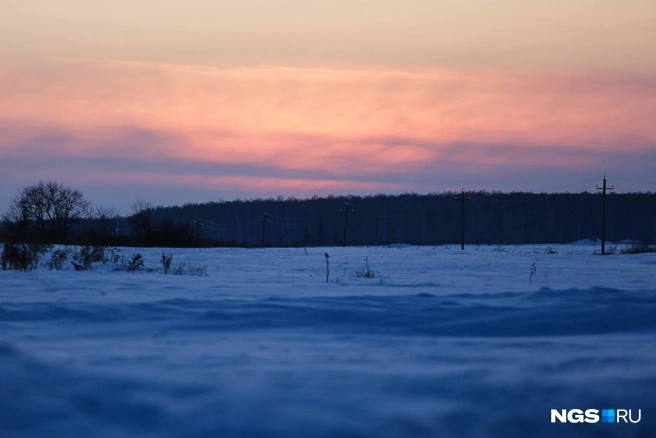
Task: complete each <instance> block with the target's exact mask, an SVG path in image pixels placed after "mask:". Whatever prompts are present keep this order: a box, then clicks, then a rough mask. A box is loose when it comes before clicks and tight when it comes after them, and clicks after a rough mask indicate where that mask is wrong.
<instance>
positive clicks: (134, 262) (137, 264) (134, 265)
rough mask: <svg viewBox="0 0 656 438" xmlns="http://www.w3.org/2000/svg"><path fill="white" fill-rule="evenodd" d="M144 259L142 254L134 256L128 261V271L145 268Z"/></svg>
mask: <svg viewBox="0 0 656 438" xmlns="http://www.w3.org/2000/svg"><path fill="white" fill-rule="evenodd" d="M143 266H144V258H143V256H142V255H141V253H140V252H138V253H136V254H133V255H132V258H131V259H130V260H128V271H136V270H137V269H139V268H143Z"/></svg>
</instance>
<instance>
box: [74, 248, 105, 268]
mask: <svg viewBox="0 0 656 438" xmlns="http://www.w3.org/2000/svg"><path fill="white" fill-rule="evenodd" d="M105 250H106V248H105V247H104V246H91V245H85V246H83V247H82V248H80V252H77V253H75V255H74V256H73V261H72V262H71V264H72V265H73V267H74V268H75V270H76V271H88V270H90V269H93V264H94V263H100V262H102V263H105V262H107V259H106V257H105Z"/></svg>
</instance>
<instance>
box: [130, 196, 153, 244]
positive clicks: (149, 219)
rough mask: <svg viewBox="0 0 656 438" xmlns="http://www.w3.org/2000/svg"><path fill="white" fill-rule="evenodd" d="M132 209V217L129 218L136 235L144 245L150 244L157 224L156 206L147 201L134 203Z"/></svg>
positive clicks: (131, 205)
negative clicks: (155, 220) (155, 219)
mask: <svg viewBox="0 0 656 438" xmlns="http://www.w3.org/2000/svg"><path fill="white" fill-rule="evenodd" d="M130 208H131V209H132V216H130V217H129V220H130V223H131V224H132V228H133V229H134V235H135V236H136V237H137V239H139V240H141V241H142V243H145V244H148V243H149V242H150V241H151V240H152V237H153V234H154V233H155V222H154V219H153V211H154V210H155V206H154V205H153V204H151V203H150V202H146V201H140V200H137V201H134V202H133V203H132V204H130Z"/></svg>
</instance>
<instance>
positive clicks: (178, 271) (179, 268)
mask: <svg viewBox="0 0 656 438" xmlns="http://www.w3.org/2000/svg"><path fill="white" fill-rule="evenodd" d="M186 267H187V265H185V264H184V263H180V264H179V265H178V266H177V267H176V268H175V270H174V271H173V274H174V275H182V274H184V270H185V268H186Z"/></svg>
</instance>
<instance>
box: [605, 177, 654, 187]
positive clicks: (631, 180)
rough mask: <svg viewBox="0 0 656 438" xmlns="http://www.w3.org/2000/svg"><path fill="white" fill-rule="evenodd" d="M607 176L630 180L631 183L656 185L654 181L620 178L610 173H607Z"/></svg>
mask: <svg viewBox="0 0 656 438" xmlns="http://www.w3.org/2000/svg"><path fill="white" fill-rule="evenodd" d="M608 177H609V178H613V179H619V180H622V181H627V182H632V183H638V184H649V185H653V186H656V182H647V181H638V180H635V179H628V178H620V177H619V176H611V175H608Z"/></svg>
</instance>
